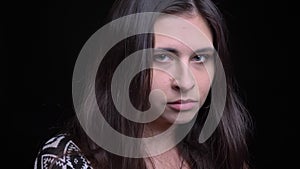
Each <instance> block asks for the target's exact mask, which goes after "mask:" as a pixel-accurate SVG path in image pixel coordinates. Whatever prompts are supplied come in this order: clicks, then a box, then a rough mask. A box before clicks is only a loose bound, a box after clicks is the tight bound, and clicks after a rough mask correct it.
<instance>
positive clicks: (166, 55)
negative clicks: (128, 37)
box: [153, 54, 208, 64]
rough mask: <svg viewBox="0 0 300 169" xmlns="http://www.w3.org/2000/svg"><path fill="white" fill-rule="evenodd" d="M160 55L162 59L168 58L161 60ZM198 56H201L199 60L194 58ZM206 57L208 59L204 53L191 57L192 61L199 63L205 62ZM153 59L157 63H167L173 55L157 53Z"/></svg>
mask: <svg viewBox="0 0 300 169" xmlns="http://www.w3.org/2000/svg"><path fill="white" fill-rule="evenodd" d="M160 57H164V58H163V59H168V60H162V59H161V58H160ZM198 57H201V60H200V61H196V60H195V59H197V58H198ZM203 59H204V60H203ZM207 59H208V55H206V54H201V55H195V56H193V57H192V58H191V60H192V61H195V62H196V63H199V64H202V63H204V62H206V60H207ZM153 60H154V61H157V62H159V63H167V62H171V61H172V60H174V57H173V56H170V55H168V54H157V55H154V57H153Z"/></svg>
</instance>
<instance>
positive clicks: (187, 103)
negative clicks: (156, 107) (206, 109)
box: [167, 99, 198, 111]
mask: <svg viewBox="0 0 300 169" xmlns="http://www.w3.org/2000/svg"><path fill="white" fill-rule="evenodd" d="M197 104H198V102H197V101H195V100H191V99H187V100H176V101H174V102H168V103H167V106H168V107H169V108H171V109H173V110H175V111H187V110H191V109H193V108H194V107H195V106H196V105H197Z"/></svg>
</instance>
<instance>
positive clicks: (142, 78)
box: [66, 0, 251, 169]
mask: <svg viewBox="0 0 300 169" xmlns="http://www.w3.org/2000/svg"><path fill="white" fill-rule="evenodd" d="M139 12H162V13H167V14H175V15H177V14H184V13H187V14H188V13H192V12H198V13H199V14H200V15H201V16H203V18H205V19H206V21H207V23H208V25H209V27H210V29H211V32H212V34H213V45H214V47H215V49H216V50H217V52H218V54H219V56H220V59H221V61H222V63H223V66H224V69H225V74H226V82H227V96H226V105H225V109H224V113H223V116H222V118H221V121H220V123H219V124H218V127H217V129H216V130H215V132H214V133H213V135H212V136H211V137H210V138H209V139H208V140H207V141H206V142H205V143H201V144H200V143H199V142H198V138H199V134H200V131H201V129H202V127H203V124H204V122H205V119H206V116H207V114H208V108H209V104H210V96H208V98H207V100H206V102H205V104H204V105H203V107H202V108H201V109H200V110H199V113H198V116H197V119H196V122H195V124H194V125H193V128H192V130H191V131H190V132H189V133H188V135H187V136H186V137H185V138H184V139H183V140H182V141H181V142H180V143H179V144H178V145H177V148H178V150H179V153H180V155H181V156H182V157H183V158H184V159H185V160H186V161H187V163H188V164H189V166H190V167H191V168H193V169H204V168H205V169H242V168H248V166H249V161H248V158H249V157H248V154H249V153H248V148H247V138H248V133H249V131H250V127H251V125H250V124H251V123H250V122H251V121H250V118H249V115H248V112H247V110H246V109H245V107H244V106H243V104H242V102H241V99H240V98H239V96H238V95H237V91H236V88H237V86H236V84H235V83H234V80H233V76H232V73H231V68H230V62H229V58H228V57H229V52H228V48H227V38H226V35H227V33H226V28H225V24H224V18H223V17H222V15H221V13H220V12H219V10H218V8H217V7H216V6H215V4H214V3H213V2H212V1H210V0H116V1H115V3H114V4H113V6H112V8H111V11H110V14H109V17H108V20H107V22H109V21H112V20H114V19H118V18H120V17H122V16H126V15H129V14H135V13H139ZM122 29H123V30H124V29H130V26H129V27H127V28H126V27H123V28H122ZM125 31H126V30H125ZM153 47H154V38H153V34H140V35H135V36H132V37H129V38H127V39H124V40H122V41H121V42H119V43H118V44H117V45H115V46H114V47H113V48H112V49H111V50H110V51H109V52H108V53H107V54H106V56H105V58H104V59H103V61H102V62H101V64H100V66H99V69H98V72H97V76H96V80H95V82H96V83H95V91H96V96H97V98H96V99H97V104H98V105H99V108H100V110H101V112H102V114H103V116H104V117H105V119H106V120H107V122H108V123H109V124H110V125H111V126H112V127H113V128H114V129H116V130H117V131H119V132H120V133H123V134H126V135H128V136H131V137H137V138H139V137H142V134H143V130H144V124H141V123H134V122H132V121H130V120H128V119H126V118H124V117H123V116H121V115H120V114H119V112H118V111H117V110H116V108H115V106H114V104H113V101H112V97H111V81H112V76H113V73H114V71H115V69H116V68H117V66H118V65H119V64H120V63H121V62H122V60H124V59H125V58H126V57H127V56H129V55H130V54H132V53H133V52H135V51H138V50H141V49H147V48H153ZM147 64H151V59H149V57H141V58H140V61H139V62H137V63H134V65H135V66H143V65H147ZM150 89H151V70H150V69H147V70H144V71H142V72H140V73H139V74H138V75H136V76H135V78H134V79H133V80H132V81H131V85H130V91H129V93H130V96H131V97H130V98H131V102H132V104H133V105H134V106H135V107H136V108H137V109H140V110H146V109H147V108H148V107H149V104H148V103H149V101H148V96H149V93H150ZM207 107H208V108H207ZM66 132H67V133H68V134H69V135H70V137H71V138H72V139H73V140H74V141H75V142H76V143H77V144H78V146H79V147H80V149H81V151H82V152H83V154H84V155H85V156H86V157H87V158H88V160H89V161H90V162H91V163H92V165H93V167H94V168H101V169H105V168H107V169H116V168H117V169H146V163H145V161H144V159H143V158H127V157H121V156H118V155H115V154H112V153H110V152H108V151H106V150H104V149H102V148H101V147H99V146H98V145H97V144H95V143H94V142H93V141H92V140H91V139H90V138H89V137H88V136H87V134H86V133H85V132H84V130H83V129H82V128H81V126H80V124H79V122H78V120H77V119H76V118H74V120H73V121H72V122H71V123H70V124H69V127H68V130H67V131H66ZM103 137H105V136H103Z"/></svg>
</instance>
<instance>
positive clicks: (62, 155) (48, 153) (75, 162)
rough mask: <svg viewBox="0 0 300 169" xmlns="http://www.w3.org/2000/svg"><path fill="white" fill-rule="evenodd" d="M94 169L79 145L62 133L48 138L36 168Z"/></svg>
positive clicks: (39, 154) (38, 157)
mask: <svg viewBox="0 0 300 169" xmlns="http://www.w3.org/2000/svg"><path fill="white" fill-rule="evenodd" d="M50 168H51V169H92V168H93V167H92V166H91V164H90V162H89V161H88V160H87V159H86V158H85V157H84V156H83V155H82V154H81V152H80V149H79V148H78V146H77V145H76V144H75V143H74V142H73V141H72V140H70V139H69V138H68V137H67V136H66V135H64V134H60V135H57V136H55V137H53V138H51V139H50V140H48V141H47V142H46V143H45V144H44V145H43V146H42V148H41V149H40V151H39V153H38V155H37V157H36V159H35V163H34V169H50Z"/></svg>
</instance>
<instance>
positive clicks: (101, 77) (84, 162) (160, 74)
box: [35, 0, 250, 169]
mask: <svg viewBox="0 0 300 169" xmlns="http://www.w3.org/2000/svg"><path fill="white" fill-rule="evenodd" d="M143 12H159V14H160V15H158V16H156V15H151V17H152V18H153V20H152V19H151V17H150V19H149V20H148V19H147V20H144V19H141V18H139V17H137V18H136V20H135V23H134V24H130V22H129V23H127V22H125V23H124V22H122V24H121V25H118V24H115V25H114V26H112V27H111V31H113V32H116V33H117V34H118V33H119V32H130V31H131V30H134V29H136V28H139V27H145V28H146V29H147V28H149V31H150V33H143V34H136V35H134V36H130V37H127V38H126V39H123V40H122V41H120V42H119V43H118V44H117V45H115V46H114V47H113V48H112V49H111V50H109V51H108V52H107V53H106V55H105V58H103V60H102V62H101V64H100V65H99V68H98V72H97V74H96V81H95V92H96V93H95V94H96V99H95V100H96V104H97V105H98V106H99V109H100V111H101V113H102V115H103V117H104V118H105V120H106V121H107V122H108V124H109V125H110V126H111V127H112V128H114V129H115V130H116V131H118V132H119V133H122V134H123V135H126V136H129V137H134V138H150V137H154V136H157V135H160V134H161V133H164V132H165V131H166V130H168V129H170V128H172V127H173V126H176V127H174V128H175V129H174V130H173V131H174V133H176V134H175V135H172V138H173V136H174V140H176V138H177V134H178V133H180V132H177V131H179V130H180V129H177V127H178V128H180V127H182V126H185V125H191V128H188V130H187V133H186V135H184V137H182V139H177V140H176V141H174V146H169V145H166V146H165V147H167V148H165V147H163V148H162V147H161V146H160V145H161V142H159V143H158V142H157V148H156V149H155V143H154V148H153V144H152V148H151V146H150V148H149V150H148V149H147V150H141V149H138V150H133V149H134V148H135V147H132V146H128V147H129V149H130V150H132V151H134V153H132V154H131V155H124V154H121V153H115V152H113V151H110V149H109V148H107V147H105V146H102V145H101V144H98V142H97V140H96V139H95V138H94V137H93V136H91V135H90V133H89V131H87V128H86V127H85V123H84V122H82V121H81V117H80V116H79V115H78V114H77V117H75V118H74V119H73V120H71V122H70V123H69V125H68V127H67V128H66V129H65V130H63V131H62V132H61V133H60V134H58V135H57V136H55V137H53V138H52V139H50V140H48V141H47V142H46V143H45V145H43V146H42V148H41V150H40V152H39V154H38V156H37V158H36V162H35V168H101V169H102V168H111V169H115V168H118V169H119V168H120V169H127V168H128V169H132V168H134V169H135V168H138V169H140V168H145V169H146V168H147V169H149V168H164V169H168V168H172V169H176V168H181V169H188V168H191V169H200V168H201V169H203V168H209V169H213V168H222V169H241V168H249V161H248V150H247V134H248V132H249V130H250V129H249V127H250V125H249V124H250V119H249V117H248V114H247V111H246V109H245V108H244V106H243V105H242V103H241V101H240V100H239V98H238V96H237V94H236V93H235V92H236V91H235V86H234V83H233V78H232V76H231V75H230V71H229V70H230V67H229V61H228V51H227V46H226V38H225V35H226V32H225V28H224V25H223V18H222V16H221V14H220V13H219V11H218V9H217V8H216V6H215V5H214V4H213V3H212V2H211V1H210V0H152V1H149V0H136V1H135V0H120V1H118V0H117V1H116V2H115V3H114V5H113V7H112V9H111V12H110V15H109V18H108V19H109V20H108V21H113V20H115V19H118V18H121V17H123V16H127V15H130V14H137V13H143ZM162 13H163V14H166V15H163V14H162ZM155 14H156V13H155ZM138 16H140V15H138ZM141 23H144V24H141ZM187 25H191V26H187ZM173 28H174V29H173ZM194 28H196V29H197V30H199V32H201V33H200V34H197V33H196V34H197V35H196V34H191V32H193V30H194ZM151 30H153V31H151ZM142 49H154V50H151V52H146V53H147V54H142V53H139V56H140V57H139V58H137V59H136V60H135V62H131V64H132V67H143V68H145V69H143V71H140V72H139V73H138V74H135V76H134V78H133V79H132V80H130V84H127V85H128V86H129V98H130V99H126V98H125V97H122V96H121V97H118V98H117V100H118V99H119V100H121V101H119V102H118V101H117V102H118V104H119V103H120V104H119V105H122V103H123V102H124V100H130V102H131V103H132V104H133V106H134V108H136V109H138V110H139V111H141V112H143V111H147V110H152V111H150V112H152V113H149V111H148V112H147V113H148V115H149V114H150V115H149V116H151V115H153V114H156V115H157V118H154V117H151V118H152V119H154V120H148V121H147V120H144V121H142V122H141V121H138V120H137V121H136V119H134V118H135V116H133V117H130V118H129V119H128V118H126V117H128V116H130V114H131V115H132V114H133V113H132V112H130V113H129V114H120V113H122V110H124V109H122V110H121V111H118V110H120V109H118V106H116V98H114V92H112V90H115V91H116V90H117V92H116V93H118V90H122V86H126V83H124V84H122V81H118V82H119V83H116V86H113V85H112V84H114V73H115V72H118V70H119V68H118V67H119V66H120V63H121V62H122V61H124V60H125V59H126V58H129V56H130V55H131V54H133V53H134V52H136V51H140V50H142ZM204 49H205V50H204ZM216 53H217V54H218V56H219V57H215V56H216ZM214 58H215V59H214ZM217 58H220V60H221V61H222V63H223V66H224V70H225V75H226V89H225V91H226V93H225V96H226V100H225V102H224V109H222V110H223V111H222V113H221V117H220V119H218V118H216V119H215V121H216V122H217V123H216V124H217V126H216V129H215V130H214V129H212V130H211V131H212V135H209V134H208V135H209V136H207V137H206V138H205V139H202V141H203V142H201V141H200V142H199V136H200V137H201V130H205V129H206V127H207V125H206V122H205V121H206V119H207V118H209V117H210V115H209V114H210V113H209V112H210V110H212V109H213V107H214V106H212V104H213V101H212V100H213V99H214V98H215V95H213V92H214V90H212V84H213V83H218V82H215V81H216V80H215V79H216V76H218V71H216V69H218V68H219V65H217V64H216V63H217V61H216V60H217ZM133 63H134V64H133ZM145 65H146V66H145ZM127 67H128V65H127ZM127 67H125V69H126V68H127ZM128 69H130V70H131V68H130V67H128ZM123 71H124V70H123ZM119 72H122V71H119ZM128 72H130V71H127V70H125V72H123V73H124V74H125V75H123V76H124V77H126V73H128ZM92 81H93V79H92ZM115 88H117V89H115ZM124 90H126V87H125V89H124ZM155 90H159V91H161V92H162V93H163V94H162V93H159V92H157V93H156V95H155V94H153V96H150V93H151V91H155ZM91 91H92V90H91ZM89 99H93V98H86V100H85V104H84V105H85V106H83V108H82V110H83V112H85V113H86V114H87V112H91V109H90V107H93V106H94V105H91V104H93V103H92V102H90V101H87V100H89ZM125 107H126V106H125ZM151 108H153V109H151ZM153 110H154V111H153ZM155 110H157V112H158V113H157V112H156V111H155ZM160 110H162V111H161V112H160ZM153 116H155V115H153ZM148 118H150V117H148ZM139 120H141V119H139ZM212 128H213V127H212ZM96 135H97V134H96ZM99 137H100V138H103V139H104V138H107V137H109V136H104V135H101V134H100V136H99ZM109 138H112V137H109ZM201 138H203V137H201ZM171 140H172V139H171ZM200 140H201V139H200ZM111 141H112V142H113V143H115V141H116V142H117V141H118V140H115V139H114V138H112V139H111ZM118 143H119V142H118ZM123 143H124V144H123V145H122V144H121V145H119V144H118V145H117V144H113V145H115V147H118V148H119V149H120V150H125V149H126V151H127V149H128V147H127V146H126V142H123ZM171 144H173V143H172V142H171ZM100 145H101V146H100ZM115 147H112V149H113V148H115ZM137 147H143V146H141V145H140V144H139V145H138V146H137ZM143 148H145V147H143ZM161 148H162V149H163V150H161V151H160V149H161ZM145 149H146V148H145ZM140 151H145V152H147V153H149V155H148V156H145V155H141V156H134V154H139V152H140Z"/></svg>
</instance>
